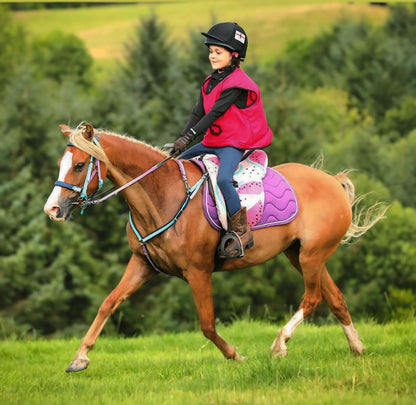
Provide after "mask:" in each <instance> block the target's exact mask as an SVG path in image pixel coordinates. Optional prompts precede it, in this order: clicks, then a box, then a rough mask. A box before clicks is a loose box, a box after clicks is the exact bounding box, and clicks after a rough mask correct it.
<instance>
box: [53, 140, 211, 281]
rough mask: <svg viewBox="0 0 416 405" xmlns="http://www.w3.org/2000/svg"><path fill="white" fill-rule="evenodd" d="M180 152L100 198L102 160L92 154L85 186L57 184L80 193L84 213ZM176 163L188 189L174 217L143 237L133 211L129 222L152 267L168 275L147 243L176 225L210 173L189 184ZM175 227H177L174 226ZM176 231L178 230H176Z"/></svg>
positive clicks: (79, 199)
mask: <svg viewBox="0 0 416 405" xmlns="http://www.w3.org/2000/svg"><path fill="white" fill-rule="evenodd" d="M67 146H75V145H73V144H72V143H70V142H69V143H68V145H67ZM178 154H179V152H176V153H174V154H172V155H170V156H168V157H167V158H165V159H164V160H162V161H161V162H159V163H157V164H155V165H154V166H152V167H151V168H150V169H149V170H147V171H146V172H144V173H142V174H141V175H140V176H138V177H136V178H134V179H132V180H130V181H129V182H128V183H126V184H124V185H123V186H121V187H119V188H117V189H116V188H115V187H113V188H111V189H110V190H107V191H106V193H107V194H105V195H104V196H103V197H101V198H99V199H94V196H95V195H96V193H97V192H98V191H99V190H100V189H101V187H102V185H103V180H102V178H101V171H100V161H99V160H98V159H95V158H94V157H93V156H90V163H89V165H88V171H87V175H86V177H85V181H84V185H83V187H79V186H76V185H73V184H70V183H65V182H63V181H56V182H55V186H59V187H63V188H66V189H69V190H72V191H74V192H76V193H78V194H79V198H78V200H77V201H75V202H74V203H73V204H76V205H78V204H79V205H80V206H81V214H83V212H84V210H85V208H87V207H88V206H89V205H92V204H99V203H101V202H103V201H105V200H107V199H108V198H110V197H112V196H113V195H116V194H118V193H119V192H120V191H122V190H124V189H125V188H127V187H129V186H131V185H132V184H134V183H136V182H138V181H139V180H141V179H142V178H143V177H145V176H147V175H148V174H150V173H152V172H154V171H155V170H157V169H158V168H159V167H161V166H162V165H163V164H165V163H166V162H167V161H168V160H170V159H172V158H174V157H176V156H178ZM176 163H177V164H178V166H179V170H180V172H181V175H182V179H183V181H184V183H185V189H186V196H185V199H184V200H183V202H182V205H181V207H180V208H179V210H178V211H177V212H176V214H175V215H174V216H173V218H172V219H171V220H170V221H169V222H168V223H167V224H165V225H163V226H162V227H160V228H158V229H156V230H155V231H153V232H151V233H150V234H149V235H147V236H145V237H143V236H142V235H141V234H140V232H139V230H138V229H137V227H136V226H135V224H134V222H133V218H132V215H131V211H129V223H130V226H131V228H132V230H133V232H134V233H135V235H136V237H137V239H138V240H139V242H140V245H141V246H142V249H143V252H144V254H145V256H146V258H147V260H148V261H149V263H150V264H151V265H152V267H153V268H154V269H155V270H156V271H158V272H159V273H163V274H166V275H169V274H167V273H165V272H164V271H162V270H160V269H158V268H157V266H156V265H155V264H154V262H153V260H152V258H151V257H150V253H149V250H148V249H147V247H146V245H145V243H146V242H148V241H149V240H151V239H153V238H154V237H155V236H158V235H160V234H161V233H163V232H165V231H166V230H167V229H169V228H170V227H171V226H173V227H174V226H175V224H176V221H177V220H178V218H179V217H180V215H181V214H182V213H183V211H184V210H185V208H186V206H187V205H188V203H189V201H190V200H192V199H193V198H194V197H195V195H196V193H197V192H198V190H199V189H200V188H201V186H202V184H203V183H204V182H205V180H206V179H207V177H208V173H207V172H204V173H203V174H202V177H201V178H200V179H199V180H198V181H197V182H196V184H194V185H193V186H189V183H188V178H187V176H186V172H185V168H184V166H183V163H182V162H181V161H180V160H177V161H176ZM96 174H97V175H98V189H97V190H95V191H94V192H93V193H92V194H91V195H90V196H88V195H87V189H88V185H89V184H90V183H91V181H92V179H93V178H94V176H95V175H96ZM174 229H175V227H174ZM175 232H176V230H175Z"/></svg>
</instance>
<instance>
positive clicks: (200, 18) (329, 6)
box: [14, 0, 388, 64]
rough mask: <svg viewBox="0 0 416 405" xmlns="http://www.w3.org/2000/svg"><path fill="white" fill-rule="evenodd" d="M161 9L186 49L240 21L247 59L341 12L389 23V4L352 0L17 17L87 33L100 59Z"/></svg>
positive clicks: (191, 4)
mask: <svg viewBox="0 0 416 405" xmlns="http://www.w3.org/2000/svg"><path fill="white" fill-rule="evenodd" d="M151 13H156V14H157V15H158V16H159V18H160V21H162V22H163V23H165V24H166V25H167V33H168V34H169V35H170V37H169V38H167V39H168V41H169V42H172V43H176V45H177V43H178V42H179V43H182V42H183V43H184V46H183V47H181V46H177V48H178V49H179V50H180V51H182V52H186V51H187V49H188V48H187V42H188V41H189V32H191V31H196V32H200V31H202V30H206V29H208V28H209V26H210V25H211V24H212V22H217V21H220V20H221V21H236V22H238V23H239V24H240V25H241V26H243V27H244V29H245V30H246V32H247V33H248V37H249V41H250V46H249V51H248V58H249V59H248V60H250V61H251V62H255V61H258V62H271V61H273V60H274V59H275V58H276V56H277V55H278V54H279V53H281V52H282V50H283V49H284V47H285V45H286V44H287V43H288V42H289V41H291V40H294V39H299V38H303V37H312V36H314V35H316V34H317V33H319V32H321V31H323V30H327V29H329V28H330V26H331V25H332V24H333V23H334V22H335V21H337V20H339V19H340V18H342V17H345V18H352V19H354V20H357V21H360V20H367V21H369V22H371V23H372V24H375V25H381V24H383V23H384V21H385V19H386V17H387V15H388V9H387V8H386V7H380V6H373V5H369V4H357V3H354V4H349V2H347V1H342V2H339V1H338V2H331V1H324V0H321V1H317V0H310V1H307V0H306V1H305V0H304V1H302V0H294V1H276V0H263V1H256V2H253V1H251V0H242V1H237V0H231V1H215V0H214V1H205V0H203V1H201V0H192V1H190V0H188V1H164V2H157V1H147V2H144V3H137V4H131V5H125V4H123V5H109V6H100V7H84V8H74V9H48V10H34V11H18V12H15V13H14V19H15V21H16V22H19V23H20V24H22V26H23V27H24V29H25V31H27V32H28V33H29V36H30V37H31V38H36V37H42V36H44V35H46V34H48V33H51V32H54V31H58V30H59V31H62V32H63V33H67V34H75V35H77V36H78V37H79V38H80V39H82V40H83V41H84V42H85V44H86V47H87V49H88V50H89V52H90V53H91V55H92V56H93V57H94V59H95V60H97V61H98V62H99V64H105V63H107V62H108V61H111V60H113V59H119V58H121V57H122V56H123V51H124V43H125V42H126V41H127V40H128V39H129V38H130V37H131V36H132V35H133V32H134V29H135V27H136V26H137V24H138V22H139V18H142V17H143V16H147V15H149V14H151Z"/></svg>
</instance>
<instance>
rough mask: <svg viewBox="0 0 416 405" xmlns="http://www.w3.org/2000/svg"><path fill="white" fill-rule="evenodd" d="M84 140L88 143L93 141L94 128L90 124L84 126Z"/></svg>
mask: <svg viewBox="0 0 416 405" xmlns="http://www.w3.org/2000/svg"><path fill="white" fill-rule="evenodd" d="M84 138H85V139H87V140H88V141H92V140H93V139H94V127H93V126H92V125H91V124H85V132H84Z"/></svg>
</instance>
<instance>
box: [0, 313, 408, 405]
mask: <svg viewBox="0 0 416 405" xmlns="http://www.w3.org/2000/svg"><path fill="white" fill-rule="evenodd" d="M280 326H281V325H280ZM357 329H358V330H359V332H360V334H361V336H362V339H363V342H364V344H365V346H366V354H365V356H363V357H362V358H355V357H353V356H352V355H351V354H350V353H349V349H348V344H347V341H346V339H345V337H344V334H343V332H342V329H341V327H340V326H339V325H334V326H323V327H317V326H313V325H307V324H305V325H301V326H300V327H299V328H298V329H297V330H296V332H295V334H294V336H293V337H292V340H291V341H290V342H289V343H288V348H289V356H288V357H287V358H284V359H276V360H273V359H271V358H270V356H269V347H270V345H271V343H272V342H273V340H274V338H275V336H276V333H277V331H278V326H273V325H270V324H266V323H260V322H252V321H238V322H236V323H235V324H233V325H232V326H229V327H220V328H219V332H220V333H221V334H222V335H223V336H224V337H225V338H226V339H227V340H228V341H230V342H231V343H233V344H234V345H236V346H237V347H238V349H239V353H240V354H242V355H245V356H248V357H249V360H248V361H246V362H239V363H237V362H232V361H227V360H225V359H224V358H223V357H222V355H221V353H220V352H219V350H218V349H216V348H215V347H214V346H213V344H212V343H210V342H208V341H207V340H206V339H205V338H204V337H203V335H202V333H200V332H191V333H182V334H166V335H163V336H157V335H151V336H147V337H138V338H132V339H117V338H106V337H102V338H100V339H99V340H98V342H97V345H96V348H95V349H94V351H93V352H91V353H90V356H89V357H90V360H91V363H90V366H89V368H88V369H87V370H85V371H82V372H79V373H74V374H67V373H65V371H64V370H65V368H66V366H67V365H68V364H69V362H70V360H71V358H72V356H73V355H74V354H75V351H76V349H77V348H78V345H79V341H78V340H77V339H71V340H51V341H46V340H38V341H4V342H1V343H0V403H1V404H44V403H45V404H67V403H88V404H114V403H120V404H158V405H159V404H172V405H177V404H192V405H194V404H334V403H336V404H366V405H367V404H413V403H415V399H416V367H415V360H416V339H415V335H416V321H414V320H412V321H409V322H406V323H390V324H387V325H376V324H372V323H366V324H364V323H362V324H360V323H359V324H357Z"/></svg>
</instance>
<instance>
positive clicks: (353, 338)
mask: <svg viewBox="0 0 416 405" xmlns="http://www.w3.org/2000/svg"><path fill="white" fill-rule="evenodd" d="M321 291H322V295H323V298H324V300H325V301H326V302H327V304H328V306H329V308H330V309H331V311H332V312H333V313H334V314H335V316H336V317H337V318H338V319H339V321H340V322H341V325H342V327H343V329H344V332H345V336H346V337H347V340H348V343H349V345H350V349H351V352H352V353H353V354H355V355H358V356H361V355H362V354H363V353H364V346H363V344H362V342H361V340H360V337H359V335H358V332H357V330H356V329H355V327H354V325H353V323H352V319H351V316H350V313H349V312H348V309H347V304H346V303H345V300H344V296H343V295H342V293H341V291H340V290H339V288H338V287H337V286H336V285H335V283H334V281H333V280H332V278H331V276H330V275H329V274H328V271H327V269H326V267H324V268H323V270H322V273H321Z"/></svg>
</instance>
